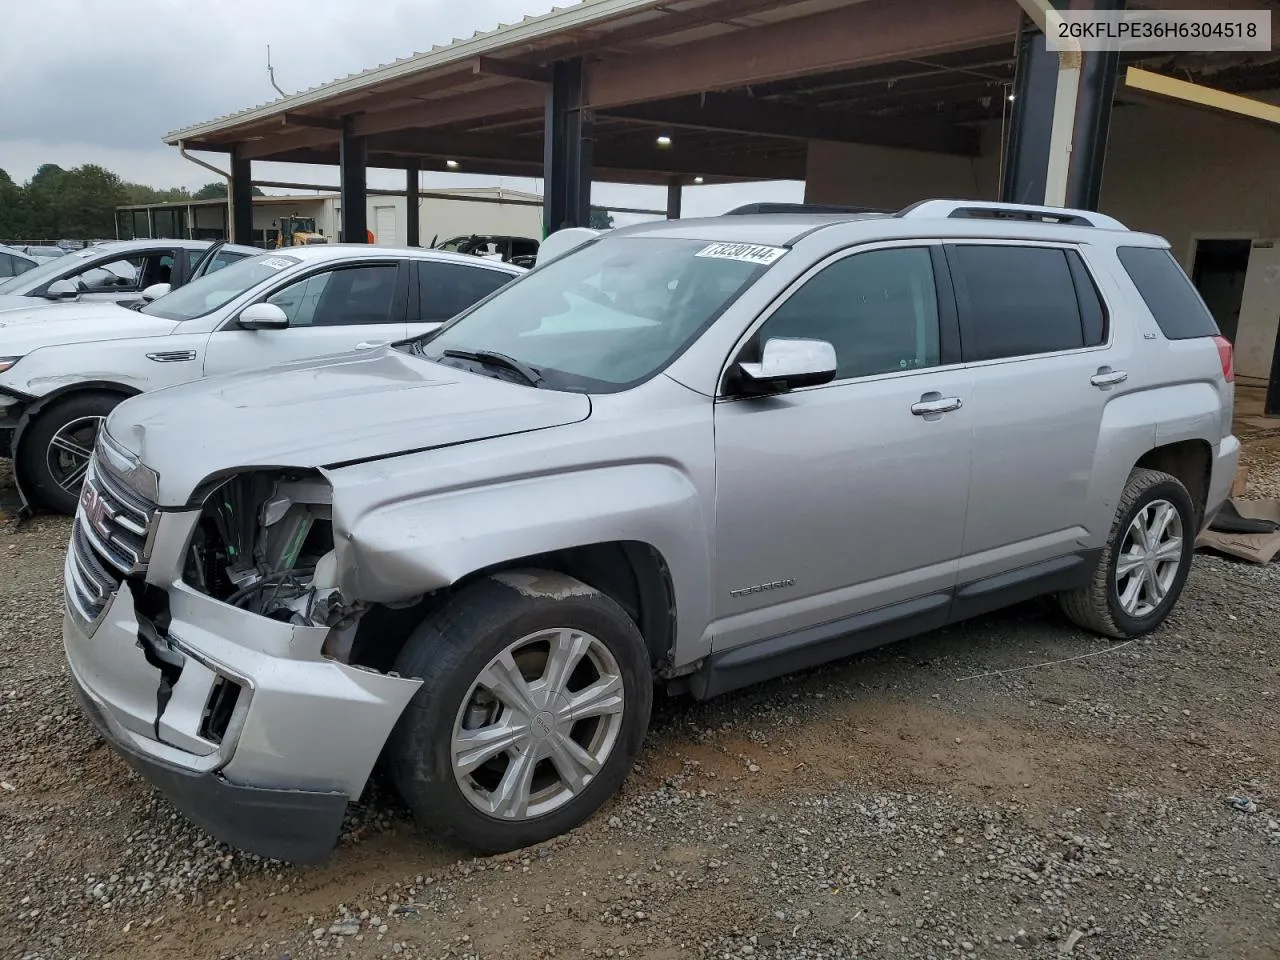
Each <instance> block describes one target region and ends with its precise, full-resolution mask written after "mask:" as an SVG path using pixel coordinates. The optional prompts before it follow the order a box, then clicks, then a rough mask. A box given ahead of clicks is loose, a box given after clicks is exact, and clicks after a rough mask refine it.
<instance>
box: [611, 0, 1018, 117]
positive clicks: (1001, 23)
mask: <svg viewBox="0 0 1280 960" xmlns="http://www.w3.org/2000/svg"><path fill="white" fill-rule="evenodd" d="M1018 17H1019V9H1018V6H1017V4H1014V3H1010V2H1009V0H969V2H968V3H965V4H964V5H962V6H958V5H957V4H956V3H955V2H954V0H916V2H915V3H910V4H907V3H902V2H901V0H867V2H865V3H857V4H853V5H850V6H847V7H840V8H837V9H835V10H831V11H829V12H826V13H819V14H814V15H812V16H809V17H802V18H799V19H795V20H786V21H783V22H781V23H774V24H770V25H768V26H763V27H753V28H751V29H747V30H739V31H736V32H734V33H728V34H725V35H723V36H717V37H711V38H709V39H707V40H699V41H696V42H694V43H686V44H682V45H680V46H678V47H673V48H670V49H667V50H663V51H661V52H655V53H651V54H646V55H640V56H634V57H624V58H615V59H611V60H603V61H601V62H599V63H595V64H592V65H591V66H590V67H589V68H588V71H587V105H588V106H591V107H595V108H597V109H604V108H606V107H617V106H623V105H625V104H631V103H639V102H641V101H647V100H666V99H670V98H672V97H679V96H685V95H688V94H694V93H700V92H702V91H706V90H728V89H732V88H735V87H745V86H749V85H751V84H756V83H766V82H771V81H775V80H783V79H787V78H790V77H797V76H805V75H812V74H817V73H828V72H832V71H836V70H847V69H850V68H854V67H861V66H868V65H871V64H875V63H883V62H889V61H893V60H902V59H906V58H918V57H927V56H933V55H936V54H939V53H947V52H951V51H954V50H967V49H972V48H977V47H983V46H987V45H990V44H992V43H997V42H1000V41H1002V40H1006V39H1012V38H1013V36H1014V35H1015V34H1016V33H1017V28H1018Z"/></svg>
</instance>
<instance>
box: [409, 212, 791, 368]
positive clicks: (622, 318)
mask: <svg viewBox="0 0 1280 960" xmlns="http://www.w3.org/2000/svg"><path fill="white" fill-rule="evenodd" d="M785 252H786V251H785V250H783V249H781V248H777V247H759V246H754V245H750V246H746V245H740V244H722V243H707V242H706V241H705V240H671V239H667V238H657V237H612V238H608V239H603V240H598V241H596V242H594V243H591V244H589V245H587V246H584V247H582V248H581V249H579V250H576V251H574V252H573V253H571V254H569V255H568V256H566V257H563V258H562V259H559V260H554V261H552V262H550V263H548V264H546V265H545V266H543V267H541V268H539V269H537V270H534V271H532V272H531V273H529V274H527V275H526V276H524V277H522V278H521V279H520V280H518V281H517V282H515V283H513V284H511V285H510V286H507V287H504V288H502V289H501V290H500V291H499V292H498V293H496V294H495V295H494V296H492V297H490V298H489V299H488V300H485V301H484V302H483V303H481V304H480V305H479V306H478V307H476V308H475V309H474V310H472V311H471V312H469V313H465V314H462V315H461V316H459V317H458V318H457V319H455V320H453V321H452V322H450V323H448V324H446V325H445V326H443V327H441V328H440V329H439V330H438V331H437V332H436V333H435V334H433V335H431V336H430V337H429V338H428V339H427V340H426V342H424V343H422V344H421V345H420V347H419V350H420V352H421V353H422V354H423V355H424V356H426V357H428V358H430V359H432V360H437V361H440V362H444V363H449V364H453V365H458V366H466V367H468V368H470V369H475V370H480V369H483V370H484V371H485V372H492V373H493V374H494V375H495V376H496V375H504V376H507V375H508V372H504V371H503V370H502V369H501V368H500V367H499V366H498V365H497V364H494V363H492V362H491V361H490V362H489V363H488V364H487V365H486V364H485V363H483V362H482V361H481V360H468V359H466V358H464V357H459V356H456V355H455V356H449V355H447V354H446V351H448V352H450V353H454V354H457V353H470V354H472V355H476V354H484V353H491V354H492V353H498V354H502V355H504V356H505V357H507V358H510V359H512V360H515V361H517V362H518V363H520V364H522V365H524V366H525V367H528V368H532V370H533V371H534V372H535V373H536V374H537V375H538V376H539V377H541V378H542V380H543V381H545V383H546V385H547V386H549V387H551V388H553V389H563V390H576V391H581V392H586V391H593V392H602V393H603V392H611V391H615V390H620V389H624V388H626V387H629V386H633V385H634V384H637V383H639V382H641V381H644V380H647V379H649V378H650V377H652V376H653V375H654V374H656V373H657V372H658V371H660V370H662V369H663V368H664V367H666V366H667V364H669V363H670V362H671V361H672V360H674V359H675V358H676V357H677V356H679V355H680V353H681V352H683V351H684V349H685V348H686V347H687V346H688V345H689V344H690V343H692V342H693V340H694V339H695V338H696V337H697V336H698V335H699V334H701V333H702V331H703V330H705V329H706V328H707V327H708V326H709V325H710V324H711V322H712V321H714V320H715V319H716V317H718V316H719V315H720V314H721V313H722V312H723V311H724V310H725V308H726V307H728V306H729V304H731V303H732V302H733V301H734V300H735V299H736V298H737V296H738V295H739V294H740V293H741V292H742V291H743V290H745V289H746V288H747V287H748V286H750V285H751V284H752V283H754V282H755V281H756V279H757V278H758V277H759V276H760V275H761V274H762V273H763V272H764V271H765V270H766V269H767V268H768V265H769V264H770V263H772V262H773V261H774V260H776V259H777V258H778V257H780V256H781V255H782V254H783V253H785ZM526 379H527V378H526Z"/></svg>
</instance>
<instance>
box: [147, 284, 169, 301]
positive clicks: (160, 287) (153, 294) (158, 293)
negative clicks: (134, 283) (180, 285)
mask: <svg viewBox="0 0 1280 960" xmlns="http://www.w3.org/2000/svg"><path fill="white" fill-rule="evenodd" d="M172 289H173V286H172V285H171V284H168V283H153V284H152V285H151V286H149V287H147V289H145V290H143V291H142V300H143V302H144V303H150V302H151V301H152V300H159V299H160V298H161V297H163V296H164V295H165V294H166V293H168V292H169V291H170V290H172Z"/></svg>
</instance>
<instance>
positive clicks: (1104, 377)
mask: <svg viewBox="0 0 1280 960" xmlns="http://www.w3.org/2000/svg"><path fill="white" fill-rule="evenodd" d="M1128 379H1129V374H1127V373H1125V372H1124V371H1123V370H1112V369H1111V368H1110V367H1103V368H1102V369H1100V370H1099V371H1098V372H1097V373H1095V374H1094V375H1093V376H1092V377H1090V378H1089V382H1090V383H1092V384H1093V385H1094V386H1095V387H1102V388H1103V389H1105V388H1107V387H1114V386H1115V385H1116V384H1117V383H1124V382H1125V381H1126V380H1128Z"/></svg>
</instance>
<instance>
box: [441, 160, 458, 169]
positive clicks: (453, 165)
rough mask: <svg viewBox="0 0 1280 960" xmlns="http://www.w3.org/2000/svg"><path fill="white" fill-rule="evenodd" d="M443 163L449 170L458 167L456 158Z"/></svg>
mask: <svg viewBox="0 0 1280 960" xmlns="http://www.w3.org/2000/svg"><path fill="white" fill-rule="evenodd" d="M444 165H445V166H446V167H448V168H449V169H450V170H457V169H458V161H457V160H446V161H445V162H444Z"/></svg>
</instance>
